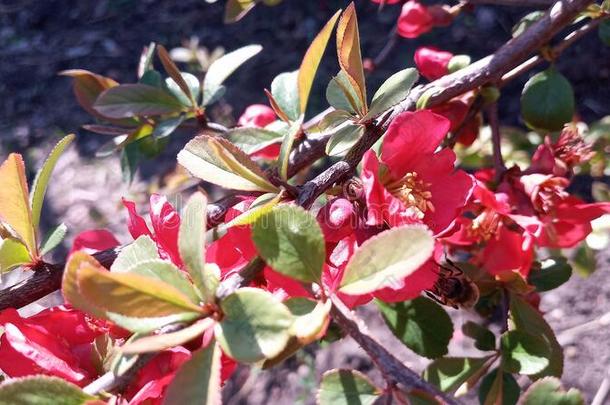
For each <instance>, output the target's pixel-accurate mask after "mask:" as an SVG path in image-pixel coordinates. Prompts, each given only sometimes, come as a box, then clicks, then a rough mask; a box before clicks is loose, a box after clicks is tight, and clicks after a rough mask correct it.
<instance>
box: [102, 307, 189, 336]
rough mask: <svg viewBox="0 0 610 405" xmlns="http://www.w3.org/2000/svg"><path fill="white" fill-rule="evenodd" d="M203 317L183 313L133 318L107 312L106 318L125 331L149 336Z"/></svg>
mask: <svg viewBox="0 0 610 405" xmlns="http://www.w3.org/2000/svg"><path fill="white" fill-rule="evenodd" d="M200 317H201V314H200V313H195V312H181V313H178V314H173V315H167V316H158V317H133V316H125V315H121V314H117V313H114V312H106V318H108V320H110V321H112V322H114V323H115V324H117V325H118V326H120V327H121V328H123V329H127V330H128V331H130V332H133V333H144V334H148V333H150V332H152V331H155V330H157V329H160V328H162V327H164V326H166V325H170V324H173V323H190V322H193V321H194V320H196V319H198V318H200Z"/></svg>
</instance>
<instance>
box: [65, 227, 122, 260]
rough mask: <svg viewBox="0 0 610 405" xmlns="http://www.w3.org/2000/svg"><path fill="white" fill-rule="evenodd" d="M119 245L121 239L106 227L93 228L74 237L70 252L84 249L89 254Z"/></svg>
mask: <svg viewBox="0 0 610 405" xmlns="http://www.w3.org/2000/svg"><path fill="white" fill-rule="evenodd" d="M119 245H120V243H119V241H118V240H116V238H115V237H114V235H113V234H112V233H110V231H107V230H106V229H92V230H89V231H84V232H81V233H79V234H78V235H77V236H76V238H74V242H73V243H72V249H71V250H70V253H73V252H76V251H77V250H84V251H85V252H86V253H88V254H93V253H96V252H100V251H102V250H107V249H112V248H114V247H117V246H119Z"/></svg>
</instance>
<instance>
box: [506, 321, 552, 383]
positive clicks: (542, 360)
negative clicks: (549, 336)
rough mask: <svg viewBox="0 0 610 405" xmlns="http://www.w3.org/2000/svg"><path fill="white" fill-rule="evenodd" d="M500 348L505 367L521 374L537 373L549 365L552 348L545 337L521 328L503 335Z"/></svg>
mask: <svg viewBox="0 0 610 405" xmlns="http://www.w3.org/2000/svg"><path fill="white" fill-rule="evenodd" d="M500 350H501V351H502V358H503V361H504V369H505V370H506V371H510V372H513V373H519V374H526V375H530V374H536V373H539V372H540V371H542V370H543V369H544V368H545V367H546V366H548V365H549V357H550V356H551V350H550V348H549V344H548V343H547V342H546V341H545V340H544V338H543V337H538V336H534V335H532V334H529V333H527V332H523V331H520V330H511V331H508V332H506V333H505V334H503V335H502V338H501V339H500Z"/></svg>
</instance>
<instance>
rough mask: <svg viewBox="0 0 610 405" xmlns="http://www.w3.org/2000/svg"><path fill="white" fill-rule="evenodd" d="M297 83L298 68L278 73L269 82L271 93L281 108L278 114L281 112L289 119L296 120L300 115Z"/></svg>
mask: <svg viewBox="0 0 610 405" xmlns="http://www.w3.org/2000/svg"><path fill="white" fill-rule="evenodd" d="M298 83H299V71H298V70H295V71H294V72H285V73H280V74H279V75H277V76H276V77H275V79H273V81H272V82H271V95H272V96H273V100H274V101H275V102H276V103H277V106H278V107H279V108H280V110H281V112H280V114H278V116H279V117H281V116H282V113H283V114H285V116H286V117H287V118H288V120H289V121H296V120H298V119H299V116H300V115H301V113H300V102H299V85H298ZM275 109H276V108H274V110H275Z"/></svg>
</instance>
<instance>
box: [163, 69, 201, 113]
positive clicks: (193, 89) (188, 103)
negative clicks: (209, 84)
mask: <svg viewBox="0 0 610 405" xmlns="http://www.w3.org/2000/svg"><path fill="white" fill-rule="evenodd" d="M180 75H181V76H182V81H184V83H185V84H186V86H187V87H188V88H189V92H190V94H191V96H192V97H193V100H191V99H190V98H188V96H187V95H185V94H184V91H183V90H182V89H181V88H180V86H178V84H177V83H176V82H175V81H174V79H172V78H171V77H168V78H166V79H165V86H166V87H167V89H168V90H169V91H170V92H171V93H172V94H173V95H174V96H175V97H176V98H177V99H178V100H180V102H181V103H182V104H183V105H184V106H185V107H188V108H189V109H190V110H191V111H193V110H195V109H197V108H198V105H197V102H196V100H197V99H198V98H199V95H200V94H201V83H200V82H199V79H198V78H197V76H195V75H192V74H190V73H186V72H182V73H180Z"/></svg>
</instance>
